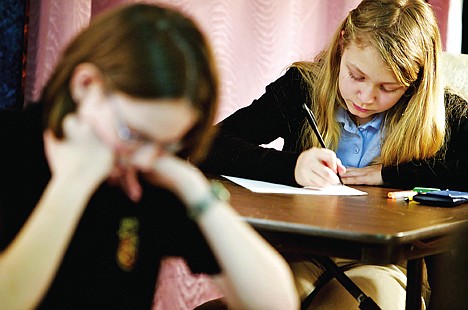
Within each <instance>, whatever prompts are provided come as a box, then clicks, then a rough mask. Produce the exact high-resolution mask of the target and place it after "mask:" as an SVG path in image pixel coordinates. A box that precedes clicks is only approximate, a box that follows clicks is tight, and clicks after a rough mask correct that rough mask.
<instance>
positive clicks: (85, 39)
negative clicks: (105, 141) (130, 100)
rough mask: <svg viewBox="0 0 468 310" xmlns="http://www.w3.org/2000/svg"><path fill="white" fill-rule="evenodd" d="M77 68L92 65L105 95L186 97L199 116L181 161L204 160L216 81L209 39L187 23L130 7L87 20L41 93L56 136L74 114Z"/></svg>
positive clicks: (172, 14) (167, 13)
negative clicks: (73, 81) (72, 81)
mask: <svg viewBox="0 0 468 310" xmlns="http://www.w3.org/2000/svg"><path fill="white" fill-rule="evenodd" d="M80 63H91V64H94V65H95V66H96V67H97V68H98V69H99V70H100V72H101V74H102V76H103V79H104V83H105V87H106V89H108V90H115V91H120V92H123V93H126V94H128V95H129V96H132V97H136V98H144V99H157V98H187V99H188V101H189V102H190V103H191V104H192V105H193V107H194V108H195V109H196V110H198V111H199V115H200V116H199V119H198V121H197V123H196V124H195V125H194V127H193V128H192V129H191V130H190V132H189V133H188V134H187V135H186V137H185V138H184V141H183V142H184V145H185V146H186V149H184V150H183V152H182V156H190V158H191V160H193V161H197V160H199V159H201V158H202V157H203V155H204V154H205V152H206V150H207V149H208V147H209V143H210V142H211V136H212V134H213V132H212V131H213V126H212V125H213V122H214V115H215V112H216V109H217V99H218V77H217V74H216V68H215V65H214V58H213V56H212V51H211V49H210V47H209V46H208V43H207V40H206V39H205V37H204V35H203V34H202V33H201V32H200V30H199V28H198V27H197V26H196V25H195V23H194V22H193V21H192V20H191V19H189V18H188V17H185V16H183V15H181V14H180V13H178V12H176V11H174V10H172V9H169V8H162V7H157V6H154V5H146V4H134V5H128V6H121V7H118V8H116V9H112V10H110V11H108V12H106V13H104V14H102V15H100V16H97V17H96V18H94V19H93V20H91V23H90V25H89V27H88V28H87V29H85V30H84V31H82V32H81V33H80V34H79V35H78V36H77V37H76V38H75V39H74V40H73V41H72V42H71V43H70V44H69V45H68V47H67V48H66V49H65V51H64V53H63V55H62V57H61V60H60V61H59V62H58V64H57V66H56V68H55V70H54V73H53V74H52V76H51V78H50V80H49V81H48V83H47V85H46V86H45V88H44V90H43V93H42V98H41V102H42V103H43V104H45V112H46V114H45V115H46V126H47V127H49V128H51V129H52V130H53V132H54V133H55V134H56V135H57V136H58V137H62V136H63V129H62V121H63V119H64V117H65V116H66V115H67V114H68V113H70V112H73V111H75V109H76V104H75V102H74V101H73V99H72V96H71V93H70V89H69V84H70V78H71V76H72V73H73V70H74V69H75V67H76V66H77V65H79V64H80Z"/></svg>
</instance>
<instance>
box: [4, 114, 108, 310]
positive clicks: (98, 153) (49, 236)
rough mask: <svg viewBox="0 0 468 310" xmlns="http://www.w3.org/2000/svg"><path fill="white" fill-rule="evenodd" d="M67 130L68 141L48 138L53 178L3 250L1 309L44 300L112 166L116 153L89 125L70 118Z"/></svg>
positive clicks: (33, 305) (33, 304)
mask: <svg viewBox="0 0 468 310" xmlns="http://www.w3.org/2000/svg"><path fill="white" fill-rule="evenodd" d="M70 130H71V131H73V134H70ZM65 132H66V133H67V136H68V139H66V140H63V141H57V140H55V139H54V138H53V137H52V136H50V135H49V137H48V138H47V139H46V140H47V141H48V142H47V143H48V153H49V154H50V155H49V158H50V159H51V160H50V161H49V163H50V164H51V169H52V170H53V176H52V179H51V181H50V182H49V184H48V185H47V188H46V190H45V192H44V193H43V195H42V197H41V199H40V201H39V203H38V204H37V206H36V208H35V209H34V211H33V213H32V214H31V216H30V217H29V219H28V220H27V222H26V224H25V225H24V226H23V227H22V229H21V231H20V233H19V234H18V235H17V236H16V238H15V239H14V240H13V242H12V243H11V244H10V245H9V246H8V247H7V249H6V250H5V251H3V252H2V253H1V254H0V308H1V309H31V308H34V307H35V306H36V305H37V304H38V303H39V302H40V301H41V299H42V297H43V295H44V294H45V292H46V291H47V289H48V287H49V285H50V283H51V282H52V279H53V278H54V276H55V273H56V271H57V268H58V266H59V265H60V262H61V260H62V257H63V255H64V253H65V251H66V248H67V246H68V243H69V241H70V238H71V236H72V235H73V233H74V231H75V228H76V225H77V223H78V221H79V219H80V217H81V214H82V212H83V210H84V208H85V206H86V204H87V201H88V199H89V197H90V196H91V195H92V193H93V192H94V191H95V189H96V188H97V186H98V185H99V184H100V182H101V181H102V180H103V178H104V177H105V176H106V175H107V174H108V173H109V170H110V167H111V165H112V155H111V153H110V151H109V150H106V149H104V148H103V147H102V146H101V144H100V143H99V142H98V141H97V139H95V138H94V137H93V135H92V133H91V130H90V129H89V128H87V127H86V126H83V125H81V124H79V123H78V122H77V121H76V119H71V118H67V120H66V123H65ZM10 201H11V200H10ZM10 207H11V206H10Z"/></svg>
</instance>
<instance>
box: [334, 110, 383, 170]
mask: <svg viewBox="0 0 468 310" xmlns="http://www.w3.org/2000/svg"><path fill="white" fill-rule="evenodd" d="M384 117H385V113H379V114H377V115H376V116H375V117H374V118H373V119H372V120H371V121H370V122H367V123H365V124H363V125H361V126H356V124H355V123H354V122H353V120H352V119H351V118H350V116H349V114H348V113H347V112H346V110H345V109H343V108H341V107H340V109H339V110H338V112H337V113H336V120H337V121H338V123H340V124H341V137H340V140H339V142H338V150H337V151H336V155H337V156H338V158H339V159H340V160H341V162H342V163H343V165H344V166H346V167H357V168H361V167H366V166H369V165H370V164H371V162H372V161H373V160H374V159H375V158H376V157H378V156H379V155H380V146H381V142H382V128H381V126H382V122H383V119H384Z"/></svg>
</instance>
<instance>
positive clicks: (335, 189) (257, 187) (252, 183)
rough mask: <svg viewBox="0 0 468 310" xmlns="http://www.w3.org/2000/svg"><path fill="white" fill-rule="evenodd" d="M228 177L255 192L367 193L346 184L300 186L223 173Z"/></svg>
mask: <svg viewBox="0 0 468 310" xmlns="http://www.w3.org/2000/svg"><path fill="white" fill-rule="evenodd" d="M223 177H225V178H226V179H228V180H230V181H231V182H234V183H236V184H238V185H240V186H242V187H245V188H247V189H248V190H251V191H252V192H254V193H264V194H266V193H270V194H303V195H323V196H330V195H331V196H357V195H367V193H366V192H363V191H360V190H357V189H355V188H352V187H349V186H346V185H331V186H327V187H323V188H315V187H314V188H307V187H303V188H299V187H292V186H287V185H282V184H276V183H269V182H263V181H256V180H250V179H244V178H237V177H231V176H226V175H223Z"/></svg>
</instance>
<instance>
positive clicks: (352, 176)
mask: <svg viewBox="0 0 468 310" xmlns="http://www.w3.org/2000/svg"><path fill="white" fill-rule="evenodd" d="M340 176H341V179H342V180H343V182H345V183H346V184H363V185H382V184H383V179H382V165H371V166H367V167H364V168H347V169H346V172H345V173H343V174H340Z"/></svg>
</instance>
